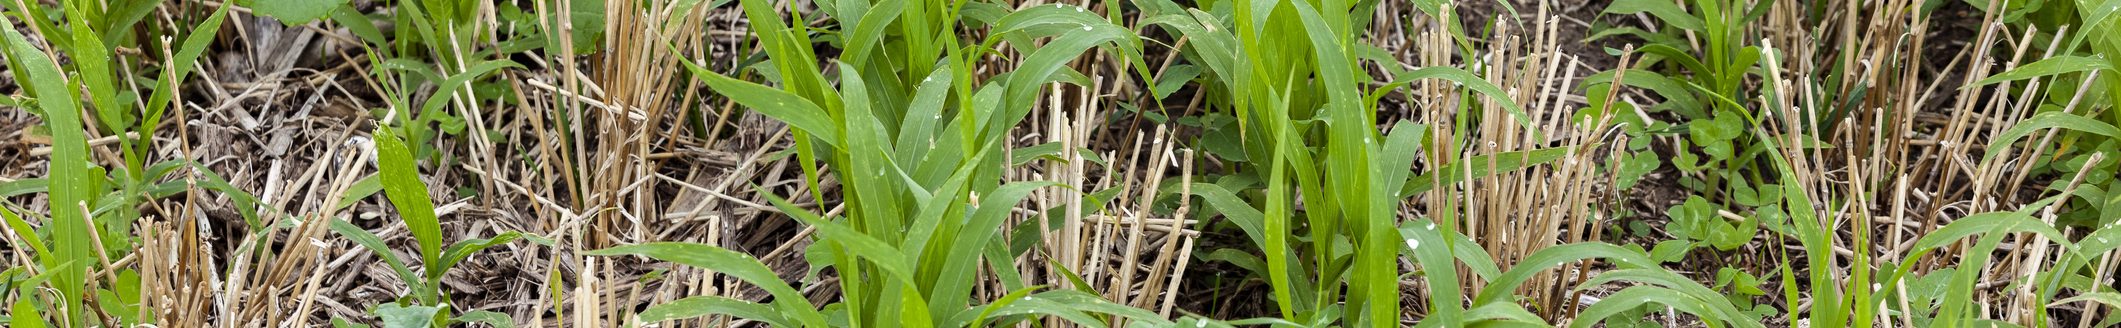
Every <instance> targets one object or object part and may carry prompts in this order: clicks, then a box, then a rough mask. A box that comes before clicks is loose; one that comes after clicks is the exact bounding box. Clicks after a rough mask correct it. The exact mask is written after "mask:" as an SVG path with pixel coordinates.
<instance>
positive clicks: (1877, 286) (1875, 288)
mask: <svg viewBox="0 0 2121 328" xmlns="http://www.w3.org/2000/svg"><path fill="white" fill-rule="evenodd" d="M1880 289H1885V284H1881V283H1875V282H1874V283H1871V291H1874V292H1875V291H1878V290H1880Z"/></svg>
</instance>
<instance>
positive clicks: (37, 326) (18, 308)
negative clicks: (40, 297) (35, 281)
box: [7, 299, 44, 328]
mask: <svg viewBox="0 0 2121 328" xmlns="http://www.w3.org/2000/svg"><path fill="white" fill-rule="evenodd" d="M13 303H14V304H13V305H10V306H8V308H9V309H8V312H7V325H8V326H12V327H20V328H44V314H42V313H40V312H37V306H36V305H35V304H30V301H29V300H28V299H16V300H15V301H14V302H13Z"/></svg>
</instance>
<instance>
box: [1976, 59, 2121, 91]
mask: <svg viewBox="0 0 2121 328" xmlns="http://www.w3.org/2000/svg"><path fill="white" fill-rule="evenodd" d="M2090 70H2108V71H2112V70H2114V66H2113V64H2111V63H2108V62H2107V61H2106V60H2103V59H2099V58H2090V57H2080V56H2070V55H2060V56H2054V57H2048V58H2047V59H2041V60H2040V61H2036V62H2033V63H2031V64H2025V65H2024V66H2018V68H2013V69H2011V70H2010V71H2006V72H2003V73H1998V74H1996V75H1990V76H1989V77H1988V78H1984V79H1981V81H1980V82H1974V84H1968V85H1966V87H1965V88H1973V87H1979V86H1984V85H1990V84H1996V83H2002V82H2004V81H2017V80H2024V79H2030V78H2036V77H2043V76H2050V75H2060V74H2068V73H2076V72H2083V71H2090ZM1962 89H1963V88H1962Z"/></svg>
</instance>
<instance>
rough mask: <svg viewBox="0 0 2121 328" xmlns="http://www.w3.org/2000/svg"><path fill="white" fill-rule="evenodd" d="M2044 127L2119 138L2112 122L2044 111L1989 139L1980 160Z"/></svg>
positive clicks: (2119, 131)
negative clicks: (1986, 148)
mask: <svg viewBox="0 0 2121 328" xmlns="http://www.w3.org/2000/svg"><path fill="white" fill-rule="evenodd" d="M2045 129H2067V130H2073V131H2078V132H2085V133H2093V134H2098V135H2103V136H2107V137H2117V138H2121V128H2115V127H2114V125H2113V124H2107V123H2105V122H2100V121H2098V120H2095V119H2091V118H2088V117H2083V116H2077V115H2074V114H2070V113H2065V112H2045V113H2040V114H2037V115H2033V117H2031V118H2026V119H2025V120H2024V121H2019V122H2018V124H2017V125H2012V126H2011V128H2010V130H2005V131H2003V134H2002V135H1998V136H1996V138H1994V139H1990V141H1989V144H1988V150H1987V151H1986V152H1985V154H1983V155H1981V162H1982V163H1988V162H1989V161H1991V160H1995V159H1996V155H2002V154H2003V149H2004V148H2005V147H2010V146H2011V145H2012V144H2016V143H2018V139H2019V138H2024V137H2025V136H2027V135H2031V134H2033V132H2038V131H2040V130H2045Z"/></svg>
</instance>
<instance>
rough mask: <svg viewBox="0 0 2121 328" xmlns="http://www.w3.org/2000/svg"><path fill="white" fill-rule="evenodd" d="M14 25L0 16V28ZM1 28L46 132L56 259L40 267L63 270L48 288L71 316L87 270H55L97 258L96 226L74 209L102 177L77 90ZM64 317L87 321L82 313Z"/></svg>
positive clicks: (47, 61)
mask: <svg viewBox="0 0 2121 328" xmlns="http://www.w3.org/2000/svg"><path fill="white" fill-rule="evenodd" d="M13 24H14V23H13V22H12V21H10V20H8V19H6V18H0V25H5V26H13ZM4 30H6V32H5V35H6V38H7V40H6V41H7V50H8V57H9V59H10V60H9V62H11V63H14V64H19V65H21V66H22V67H13V69H17V70H23V71H26V72H27V73H28V74H27V75H28V76H29V77H30V80H29V81H17V83H22V84H23V87H25V88H27V89H29V90H28V91H29V93H30V94H31V95H34V96H35V97H36V98H37V104H38V106H39V108H41V109H43V110H44V115H45V116H44V119H45V123H46V124H47V125H48V127H49V131H50V132H51V138H52V155H51V161H50V163H51V164H49V166H50V167H49V168H48V169H47V171H46V177H47V178H48V179H51V180H50V181H51V200H50V204H52V205H51V208H52V215H51V219H52V220H51V221H50V223H49V224H47V226H48V228H50V229H52V230H51V236H52V241H53V242H54V245H52V246H53V247H52V251H53V252H55V254H57V255H58V256H54V257H50V258H46V259H45V261H44V265H45V267H46V270H64V271H59V272H58V274H56V275H55V276H54V277H53V279H52V281H51V284H52V287H53V289H57V290H58V291H59V293H60V294H61V295H62V296H61V297H60V298H61V299H62V302H61V303H60V304H62V305H63V306H65V308H67V309H76V310H75V311H70V312H74V313H76V314H79V313H82V312H79V311H78V309H80V308H81V306H80V305H81V295H83V294H82V292H83V290H84V289H86V288H87V286H86V285H87V278H88V273H87V272H86V271H83V270H85V269H86V268H85V267H84V268H80V269H73V268H68V269H60V268H59V267H58V264H60V263H65V262H80V263H88V262H91V261H95V259H96V258H97V257H96V253H95V251H96V250H95V249H94V248H93V247H94V245H91V243H92V240H96V239H94V237H93V234H94V233H95V230H96V227H94V226H91V225H90V223H89V218H88V217H87V216H86V215H87V213H83V212H82V211H81V210H79V208H80V207H81V206H82V205H83V204H86V203H89V202H91V201H93V200H95V194H94V193H95V191H94V190H93V189H92V188H93V186H94V184H95V183H96V181H94V180H95V179H100V178H102V177H101V176H99V175H97V174H96V173H95V172H96V171H97V169H96V168H95V163H91V162H89V158H88V137H87V136H86V135H85V132H86V129H88V127H86V126H83V125H82V122H81V104H80V102H79V100H78V99H79V98H76V97H77V96H76V95H75V92H74V90H76V89H75V88H74V86H73V85H72V84H71V83H68V82H67V78H66V75H65V74H64V73H61V72H60V70H59V65H58V62H55V61H53V59H52V58H51V57H47V56H45V54H44V52H42V51H38V50H37V48H36V46H35V45H32V44H30V43H29V41H28V40H26V39H24V38H23V36H22V33H20V32H16V31H15V29H12V28H8V29H4ZM68 317H70V318H86V317H85V316H83V315H70V316H68Z"/></svg>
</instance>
